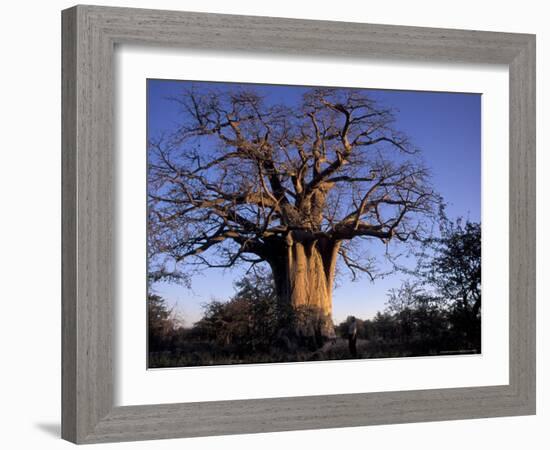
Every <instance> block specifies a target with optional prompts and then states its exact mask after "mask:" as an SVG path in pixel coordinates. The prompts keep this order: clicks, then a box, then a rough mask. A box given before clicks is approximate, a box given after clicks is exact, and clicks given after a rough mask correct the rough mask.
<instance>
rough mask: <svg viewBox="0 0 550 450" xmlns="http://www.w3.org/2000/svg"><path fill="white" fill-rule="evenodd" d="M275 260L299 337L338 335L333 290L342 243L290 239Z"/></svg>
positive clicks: (278, 285) (275, 272)
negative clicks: (335, 329) (335, 331)
mask: <svg viewBox="0 0 550 450" xmlns="http://www.w3.org/2000/svg"><path fill="white" fill-rule="evenodd" d="M287 243H288V245H287V246H286V248H285V251H284V253H283V254H281V255H279V257H278V258H277V259H276V260H274V261H272V262H271V267H272V269H273V276H274V281H275V286H276V289H277V295H278V297H279V302H280V306H281V308H282V309H283V310H285V309H286V311H287V312H289V313H290V315H289V316H291V317H292V318H293V324H292V327H293V330H294V332H295V333H296V335H297V336H298V337H306V338H310V337H322V338H329V337H333V336H334V326H333V323H332V289H333V287H334V275H335V269H336V259H337V256H338V248H339V243H335V242H333V241H330V240H328V239H316V240H307V241H294V240H292V239H290V240H287Z"/></svg>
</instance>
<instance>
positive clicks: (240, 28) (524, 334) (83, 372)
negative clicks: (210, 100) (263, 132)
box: [62, 6, 535, 443]
mask: <svg viewBox="0 0 550 450" xmlns="http://www.w3.org/2000/svg"><path fill="white" fill-rule="evenodd" d="M62 30H63V45H62V50H63V57H62V65H63V70H62V72H63V74H62V79H63V89H62V92H63V95H62V97H63V98H62V102H63V113H62V120H63V133H62V134H63V137H62V146H63V149H62V150H63V156H62V166H63V170H62V173H63V220H62V223H63V246H62V255H63V264H62V268H63V281H62V286H63V288H62V292H63V294H62V318H63V320H62V323H63V331H62V346H63V368H62V372H63V377H62V378H63V381H62V384H63V387H62V406H63V413H62V436H63V438H65V439H67V440H70V441H73V442H76V443H94V442H107V441H126V440H140V439H159V438H176V437H189V436H208V435H220V434H233V433H258V432H271V431H284V430H300V429H314V428H333V427H348V426H360V425H371V424H387V423H402V422H420V421H432V420H450V419H466V418H479V417H492V416H511V415H524V414H534V413H535V37H534V36H533V35H527V34H509V33H493V32H483V31H464V30H449V29H435V28H416V27H404V26H388V25H370V24H359V23H342V22H327V21H307V20H294V19H279V18H268V17H245V16H232V15H218V14H202V13H188V12H173V11H155V10H142V9H126V8H109V7H97V6H76V7H73V8H70V9H67V10H65V11H63V13H62ZM119 43H139V44H153V45H159V46H164V47H166V46H176V47H185V48H192V49H215V50H228V51H241V52H251V51H253V52H265V53H268V54H276V53H278V54H287V55H288V54H294V55H299V54H303V55H320V56H323V57H337V58H339V57H347V58H365V57H380V58H392V59H407V60H419V61H451V62H467V63H485V64H506V65H508V67H509V74H510V75H509V76H510V225H509V226H510V289H509V291H510V299H509V301H510V342H509V350H510V380H509V384H508V385H502V386H488V387H472V388H452V389H430V390H420V391H418V390H416V391H403V392H382V393H362V394H346V395H322V396H308V397H286V398H277V399H262V400H238V401H216V402H200V403H179V404H168V405H139V406H120V407H114V405H113V368H112V355H113V353H112V341H113V320H112V319H113V311H114V304H113V301H114V298H113V296H114V273H115V271H114V269H115V266H114V261H113V240H114V236H113V230H114V226H113V225H114V224H113V217H114V200H113V186H114V181H113V160H114V156H115V155H114V152H115V151H116V149H115V148H114V144H113V119H114V117H113V98H114V95H113V52H114V46H115V44H119ZM182 376H183V374H182Z"/></svg>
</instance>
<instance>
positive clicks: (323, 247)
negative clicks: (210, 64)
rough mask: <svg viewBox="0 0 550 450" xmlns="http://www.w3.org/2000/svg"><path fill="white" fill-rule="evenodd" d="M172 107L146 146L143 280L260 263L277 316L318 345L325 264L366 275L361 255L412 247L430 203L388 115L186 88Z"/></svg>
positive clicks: (325, 305) (328, 326)
mask: <svg viewBox="0 0 550 450" xmlns="http://www.w3.org/2000/svg"><path fill="white" fill-rule="evenodd" d="M173 100H174V101H175V102H177V104H178V105H179V107H180V108H181V122H180V123H179V124H178V126H177V128H176V129H175V130H173V131H172V132H171V133H169V134H167V135H165V136H161V137H157V138H155V139H151V140H150V142H149V163H148V174H149V178H148V187H149V200H148V201H149V250H150V268H149V270H150V274H151V276H152V277H153V278H154V279H160V278H163V277H174V276H178V274H179V275H180V276H181V275H182V273H183V274H184V273H185V272H186V271H187V270H189V269H190V268H204V267H218V268H220V267H221V268H230V267H233V266H234V265H236V264H238V263H243V262H244V263H247V264H250V265H252V266H254V265H255V264H259V263H267V264H268V265H269V267H270V268H271V272H272V276H273V281H274V284H275V289H276V293H277V298H278V301H279V303H280V305H282V306H283V307H286V308H288V310H289V311H291V312H294V313H296V312H297V311H300V310H304V309H307V310H308V311H310V312H311V311H317V314H318V315H319V317H321V316H322V317H324V318H325V319H327V320H325V321H321V322H318V323H322V325H319V326H318V327H321V329H320V330H319V329H317V330H316V332H320V333H321V334H322V335H325V336H326V335H329V334H331V333H332V332H333V331H332V320H331V314H332V291H333V287H334V279H335V274H336V270H337V263H338V261H341V263H342V264H343V265H344V266H346V267H347V268H349V269H350V270H351V273H352V274H353V276H354V277H355V275H356V274H359V273H360V272H364V273H367V274H369V275H370V276H374V274H375V269H376V267H375V266H374V265H373V261H372V259H371V258H369V257H368V256H367V255H368V253H366V251H367V250H368V249H367V248H366V247H368V245H367V246H365V242H372V241H378V242H380V243H388V242H390V241H392V240H397V241H407V240H410V239H414V238H416V237H418V235H419V234H420V233H421V231H422V223H423V220H422V217H425V216H426V215H427V214H430V212H431V211H432V209H433V204H434V202H435V201H436V199H437V197H436V195H435V194H434V192H433V190H432V188H431V186H430V184H429V176H428V171H427V169H426V167H425V166H424V165H423V164H422V163H421V161H420V159H419V155H418V150H417V149H416V148H415V147H414V146H413V145H412V144H411V143H410V142H409V140H408V139H407V137H406V136H405V135H403V134H402V133H400V132H399V131H397V130H396V129H394V127H393V125H394V116H393V113H392V110H391V109H390V108H386V107H384V106H382V105H379V104H378V103H377V102H376V101H375V100H374V99H372V98H370V97H369V96H368V95H367V94H366V93H365V91H364V90H358V89H339V88H338V89H336V88H334V89H333V88H322V89H312V90H310V91H308V92H307V93H305V94H304V95H303V97H302V99H301V100H300V101H296V102H292V104H290V105H289V104H286V105H285V104H269V102H267V101H266V100H265V99H264V98H262V96H261V95H259V94H258V93H257V92H255V91H254V90H253V89H242V88H227V89H223V90H222V89H209V90H205V89H201V88H197V87H196V86H194V87H192V88H191V89H189V90H186V91H185V92H183V93H182V94H181V95H179V96H178V97H176V98H174V99H173ZM361 243H363V244H361ZM300 332H302V333H307V332H308V331H307V330H303V329H302V330H301V331H300Z"/></svg>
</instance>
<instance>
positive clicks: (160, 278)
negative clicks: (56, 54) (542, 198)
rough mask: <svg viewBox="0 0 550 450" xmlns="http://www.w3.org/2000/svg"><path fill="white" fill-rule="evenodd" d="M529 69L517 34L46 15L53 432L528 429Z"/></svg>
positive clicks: (74, 435)
mask: <svg viewBox="0 0 550 450" xmlns="http://www.w3.org/2000/svg"><path fill="white" fill-rule="evenodd" d="M534 74H535V39H534V36H532V35H523V34H507V33H489V32H481V31H463V30H445V29H431V28H414V27H401V26H387V25H369V24H355V23H338V22H319V21H304V20H293V19H275V18H265V17H244V16H226V15H216V14H199V13H187V12H173V11H154V10H140V9H126V8H108V7H97V6H77V7H73V8H71V9H68V10H66V11H64V12H63V399H62V400H63V402H62V403H63V417H62V434H63V437H64V438H65V439H68V440H70V441H73V442H77V443H93V442H109V441H123V440H139V439H159V438H172V437H190V436H207V435H219V434H233V433H252V432H268V431H283V430H298V429H312V428H325V427H345V426H358V425H369V424H388V423H402V422H413V421H430V420H450V419H462V418H478V417H491V416H506V415H522V414H534V412H535V279H534V274H535V271H534V267H535V265H534V264H535V256H534V255H535V251H534V248H535V179H534V176H535V80H534V77H535V75H534ZM404 374H406V376H405V375H404ZM220 380H223V382H221V381H220Z"/></svg>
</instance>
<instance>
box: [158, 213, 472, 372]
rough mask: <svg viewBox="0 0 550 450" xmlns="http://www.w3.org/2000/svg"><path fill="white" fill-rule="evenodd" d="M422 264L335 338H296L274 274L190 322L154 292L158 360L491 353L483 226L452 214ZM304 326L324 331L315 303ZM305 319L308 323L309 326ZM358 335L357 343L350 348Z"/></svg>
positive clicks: (162, 363) (240, 287) (172, 363)
mask: <svg viewBox="0 0 550 450" xmlns="http://www.w3.org/2000/svg"><path fill="white" fill-rule="evenodd" d="M417 256H418V260H419V261H420V263H419V266H418V267H417V268H416V270H415V271H414V272H413V273H409V274H408V277H407V278H408V281H405V282H404V283H403V285H402V286H401V287H399V288H397V289H394V290H392V291H390V292H389V294H388V301H387V303H386V308H385V309H384V310H383V311H380V312H378V313H377V314H376V316H375V317H373V318H370V319H361V318H354V317H351V316H350V317H348V319H347V320H346V321H344V322H342V323H340V324H338V325H336V326H335V327H334V331H335V335H334V336H332V337H329V338H327V337H326V336H325V335H321V334H318V333H315V332H314V331H313V332H312V333H310V334H307V333H306V334H305V335H304V334H302V335H301V337H300V339H295V338H294V339H289V338H288V335H287V334H285V333H284V332H282V331H281V330H285V327H284V326H282V325H284V323H285V322H288V321H289V317H288V316H287V315H288V310H287V309H285V308H281V307H280V305H279V303H278V301H277V299H278V297H277V294H276V290H275V286H274V283H273V280H272V277H271V274H270V272H268V271H263V270H257V271H255V272H252V273H250V274H249V275H247V276H246V277H244V278H243V279H241V280H239V281H238V282H237V283H236V284H235V287H236V293H235V295H234V296H233V297H232V298H231V299H230V300H229V301H225V302H222V301H211V302H210V303H208V304H206V305H204V314H203V317H202V318H201V319H200V320H199V321H198V322H196V323H195V324H194V325H193V326H192V327H191V328H186V327H183V326H182V325H181V324H180V323H179V322H178V320H177V318H176V317H175V316H174V315H173V314H172V311H170V310H169V308H168V307H167V305H166V303H165V301H164V300H163V299H162V298H161V297H159V296H158V295H155V294H151V295H149V297H148V313H149V314H148V319H149V367H176V366H202V365H219V364H235V363H262V362H290V361H315V360H331V359H350V358H386V357H405V356H423V355H441V354H457V353H480V352H481V227H480V224H478V223H473V222H469V221H466V222H465V223H462V222H461V221H457V222H454V223H452V222H450V221H448V220H445V221H443V225H442V226H441V233H440V237H439V238H431V239H430V240H427V241H425V246H424V252H423V254H422V255H417ZM293 314H294V315H298V314H300V317H298V318H297V317H293V319H294V322H293V323H296V320H298V321H299V322H300V323H301V324H302V325H301V328H302V329H307V327H308V326H310V328H311V329H312V330H319V329H322V328H323V327H322V326H318V325H317V324H316V323H312V321H318V320H323V317H322V316H321V315H319V314H318V312H317V311H314V310H312V309H310V310H307V309H305V310H302V311H299V312H296V311H295V312H293ZM304 324H305V325H304ZM350 333H352V334H354V335H355V337H356V339H357V342H356V349H355V348H354V350H353V352H352V351H350V348H351V347H350V345H349V342H351V340H350V338H351V336H350Z"/></svg>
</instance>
